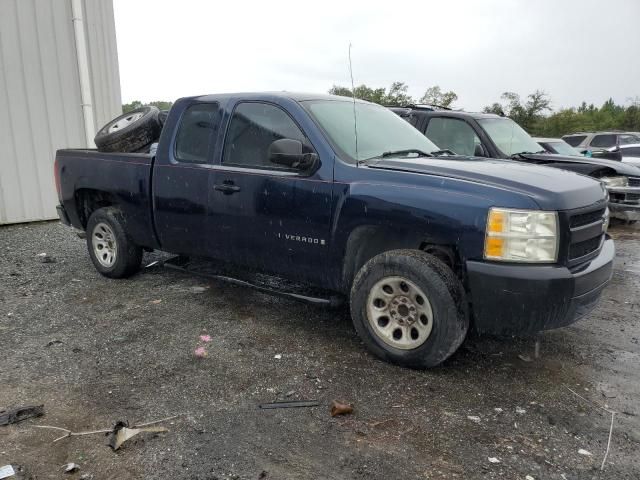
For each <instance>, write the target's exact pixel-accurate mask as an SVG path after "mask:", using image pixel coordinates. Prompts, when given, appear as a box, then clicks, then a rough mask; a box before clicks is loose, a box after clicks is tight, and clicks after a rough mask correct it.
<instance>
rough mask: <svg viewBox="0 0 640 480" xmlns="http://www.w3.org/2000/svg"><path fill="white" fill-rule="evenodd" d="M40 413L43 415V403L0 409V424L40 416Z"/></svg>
mask: <svg viewBox="0 0 640 480" xmlns="http://www.w3.org/2000/svg"><path fill="white" fill-rule="evenodd" d="M42 415H44V405H34V406H29V407H18V408H14V409H12V410H0V425H10V424H12V423H18V422H21V421H23V420H26V419H27V418H33V417H41V416H42Z"/></svg>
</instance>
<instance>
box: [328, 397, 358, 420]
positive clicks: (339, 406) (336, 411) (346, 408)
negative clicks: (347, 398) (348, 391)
mask: <svg viewBox="0 0 640 480" xmlns="http://www.w3.org/2000/svg"><path fill="white" fill-rule="evenodd" d="M349 413H353V405H351V404H350V403H344V402H339V401H338V400H334V401H333V402H331V416H332V417H335V416H336V415H347V414H349Z"/></svg>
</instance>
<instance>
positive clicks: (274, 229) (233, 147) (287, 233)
mask: <svg viewBox="0 0 640 480" xmlns="http://www.w3.org/2000/svg"><path fill="white" fill-rule="evenodd" d="M282 138H288V139H293V140H299V141H301V142H302V144H303V151H304V152H305V153H314V152H315V149H314V147H313V145H312V144H311V142H310V141H309V139H308V138H307V136H306V135H305V134H304V132H303V131H302V129H301V128H300V127H299V125H298V124H297V123H296V121H295V120H294V119H293V117H292V116H291V115H290V114H289V113H288V112H287V111H285V110H284V109H283V108H282V107H281V106H278V105H276V104H273V103H266V102H258V101H244V102H240V103H238V104H236V105H235V108H234V109H233V112H232V113H231V118H230V121H229V126H228V127H227V132H226V135H225V141H224V150H223V153H222V158H221V162H220V165H216V167H215V174H214V177H213V185H212V188H211V201H210V211H211V219H210V222H211V225H212V229H213V230H215V232H216V233H215V238H216V242H217V243H218V248H219V251H220V252H223V253H224V254H225V258H227V259H229V260H231V261H233V262H235V263H239V264H242V265H245V266H250V267H256V268H259V269H262V270H266V271H270V272H273V273H276V274H282V275H286V276H287V277H291V278H297V279H299V280H305V281H311V282H317V281H319V280H321V279H322V272H323V271H324V269H323V266H324V263H325V262H326V259H327V257H328V236H329V229H330V223H331V191H332V184H331V182H328V181H326V179H322V178H320V177H319V176H318V173H317V172H314V171H300V170H295V169H291V168H286V167H283V166H279V165H276V164H273V163H271V162H270V161H269V156H268V149H269V146H270V145H271V143H272V142H273V141H275V140H279V139H282ZM321 160H322V159H321Z"/></svg>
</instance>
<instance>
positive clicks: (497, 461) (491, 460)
mask: <svg viewBox="0 0 640 480" xmlns="http://www.w3.org/2000/svg"><path fill="white" fill-rule="evenodd" d="M488 460H489V463H500V460H498V459H497V458H496V457H489V458H488Z"/></svg>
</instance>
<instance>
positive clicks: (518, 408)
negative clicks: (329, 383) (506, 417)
mask: <svg viewBox="0 0 640 480" xmlns="http://www.w3.org/2000/svg"><path fill="white" fill-rule="evenodd" d="M516 413H517V414H520V415H524V414H525V413H527V411H526V410H525V409H524V408H522V407H516Z"/></svg>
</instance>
